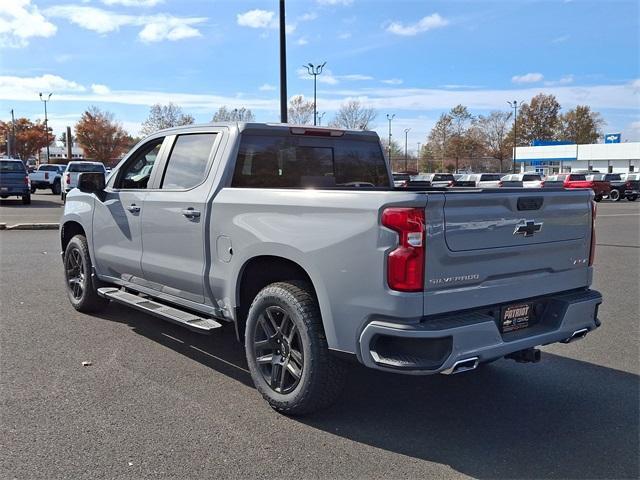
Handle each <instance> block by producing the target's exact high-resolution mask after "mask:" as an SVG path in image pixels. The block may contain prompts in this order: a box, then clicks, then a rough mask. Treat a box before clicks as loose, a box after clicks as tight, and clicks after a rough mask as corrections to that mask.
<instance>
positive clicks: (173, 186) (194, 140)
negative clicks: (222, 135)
mask: <svg viewBox="0 0 640 480" xmlns="http://www.w3.org/2000/svg"><path fill="white" fill-rule="evenodd" d="M215 139H216V134H215V133H193V134H189V135H178V138H176V141H175V143H174V145H173V149H172V150H171V154H170V155H169V160H168V164H167V168H166V170H165V172H164V177H163V179H162V184H161V187H160V188H162V189H163V190H188V189H190V188H193V187H195V186H197V185H200V184H201V183H202V182H204V179H205V177H206V175H207V171H208V166H209V163H210V161H209V160H210V156H211V149H212V148H213V142H215Z"/></svg>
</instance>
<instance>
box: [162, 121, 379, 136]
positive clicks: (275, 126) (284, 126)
mask: <svg viewBox="0 0 640 480" xmlns="http://www.w3.org/2000/svg"><path fill="white" fill-rule="evenodd" d="M202 127H226V128H236V129H238V131H240V132H244V131H260V130H263V131H264V132H265V133H266V132H274V131H275V132H280V133H285V132H286V133H289V132H291V130H292V129H304V130H307V131H316V132H322V131H325V132H327V133H329V132H342V135H348V136H360V137H369V138H375V139H377V138H378V134H377V133H376V132H373V131H370V130H351V129H344V128H332V127H326V126H313V125H295V124H292V123H258V122H210V123H200V124H191V125H181V126H179V127H171V128H165V129H163V130H158V131H157V132H154V133H153V134H152V135H157V134H159V133H162V134H168V133H180V132H185V131H188V130H192V129H198V128H202ZM301 134H302V133H301Z"/></svg>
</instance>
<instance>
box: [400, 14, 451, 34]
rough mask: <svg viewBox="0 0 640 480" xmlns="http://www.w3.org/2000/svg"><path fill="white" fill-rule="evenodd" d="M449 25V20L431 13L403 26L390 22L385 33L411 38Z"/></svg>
mask: <svg viewBox="0 0 640 480" xmlns="http://www.w3.org/2000/svg"><path fill="white" fill-rule="evenodd" d="M447 25H449V20H447V19H446V18H443V17H441V16H440V15H439V14H438V13H433V14H431V15H427V16H426V17H422V18H421V19H420V20H419V21H417V22H416V23H411V24H408V25H405V24H403V23H402V22H391V24H389V26H388V27H387V32H389V33H393V34H395V35H402V36H413V35H417V34H419V33H422V32H427V31H429V30H433V29H434V28H442V27H446V26H447Z"/></svg>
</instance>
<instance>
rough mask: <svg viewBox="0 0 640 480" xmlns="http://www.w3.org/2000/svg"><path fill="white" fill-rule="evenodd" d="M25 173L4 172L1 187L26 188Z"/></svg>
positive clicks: (0, 177) (1, 176) (0, 176)
mask: <svg viewBox="0 0 640 480" xmlns="http://www.w3.org/2000/svg"><path fill="white" fill-rule="evenodd" d="M25 176H26V174H25V173H24V172H2V173H0V187H5V188H8V187H18V186H20V187H21V186H24V177H25Z"/></svg>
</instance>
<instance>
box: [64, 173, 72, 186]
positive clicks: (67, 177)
mask: <svg viewBox="0 0 640 480" xmlns="http://www.w3.org/2000/svg"><path fill="white" fill-rule="evenodd" d="M65 178H66V180H65V182H66V183H67V185H70V184H71V175H69V174H68V173H67V175H66V176H65Z"/></svg>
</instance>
